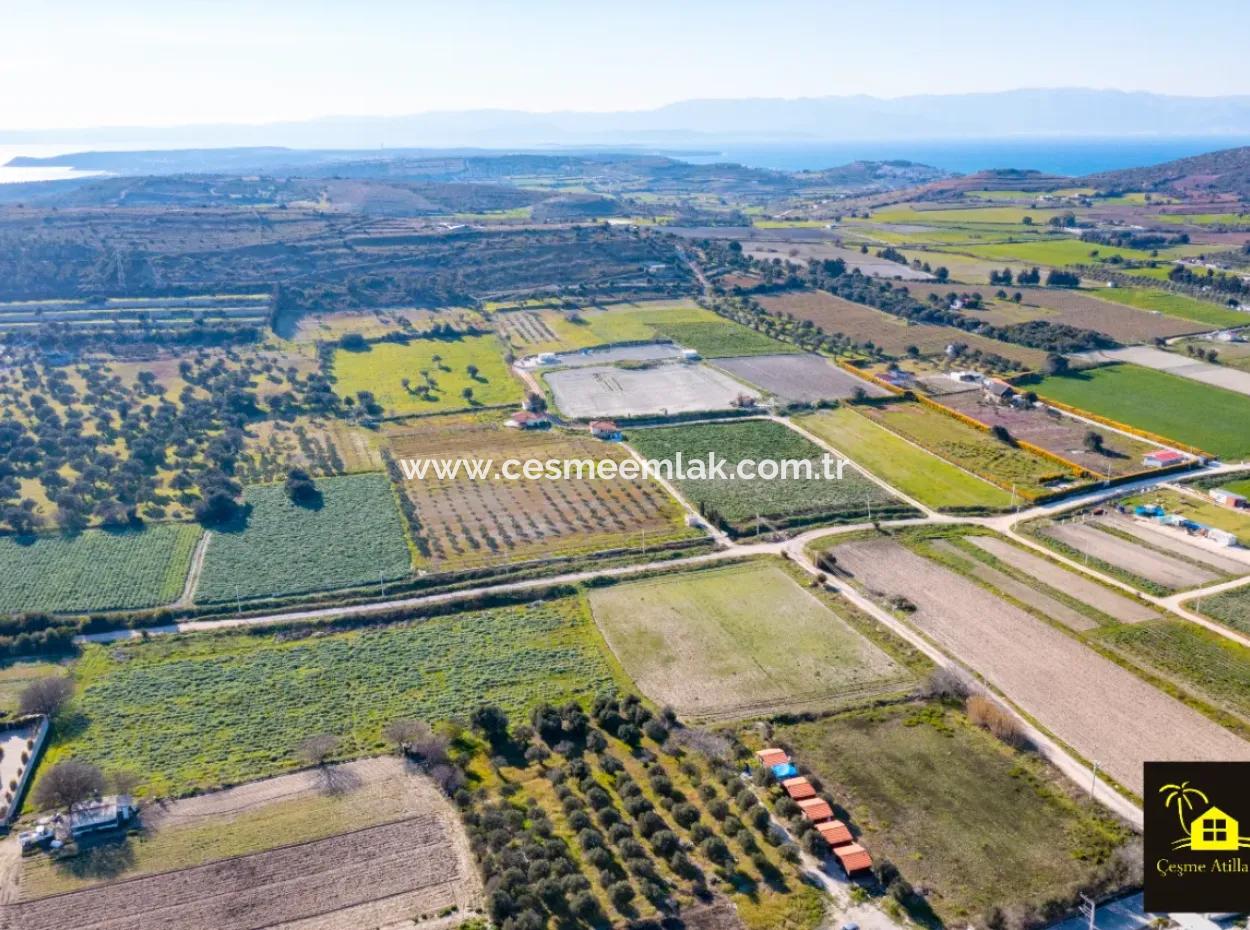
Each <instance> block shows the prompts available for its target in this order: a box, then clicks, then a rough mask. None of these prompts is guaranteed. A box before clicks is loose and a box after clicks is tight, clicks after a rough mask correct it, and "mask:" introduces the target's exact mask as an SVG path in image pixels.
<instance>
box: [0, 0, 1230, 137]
mask: <svg viewBox="0 0 1250 930" xmlns="http://www.w3.org/2000/svg"><path fill="white" fill-rule="evenodd" d="M1247 35H1250V2H1246V0H1207V2H1204V3H1201V4H1193V3H1179V2H1156V0H1131V2H1130V0H1081V2H1071V0H1050V2H1047V3H1041V4H1039V3H1036V2H1025V3H1021V2H1016V0H1001V2H994V0H946V2H907V0H871V2H868V0H854V2H842V0H824V2H817V0H772V2H767V3H754V2H752V3H747V2H738V0H684V2H683V0H670V2H652V0H629V2H615V3H606V2H594V0H580V2H572V0H525V2H522V0H513V2H502V0H458V2H446V0H442V2H426V0H407V2H390V0H355V2H331V0H298V2H297V0H267V2H252V3H244V2H238V0H163V2H155V0H152V2H149V0H0V128H3V129H21V128H47V127H77V126H98V125H137V124H142V125H168V124H177V123H199V122H209V121H239V122H264V121H270V120H284V119H304V118H308V117H314V116H323V115H328V114H380V115H394V114H401V113H413V112H419V111H423V110H447V109H470V108H481V107H505V108H515V109H527V110H557V109H595V110H616V109H641V108H648V107H653V106H657V105H661V104H664V103H668V102H671V101H675V100H682V99H687V98H691V97H749V96H761V97H800V96H823V95H828V94H858V93H864V94H873V95H878V96H899V95H904V94H914V93H950V92H964V91H979V90H1004V89H1009V88H1016V87H1042V86H1046V87H1050V86H1087V87H1114V88H1120V89H1126V90H1151V91H1158V92H1166V93H1176V94H1197V95H1217V94H1246V93H1250V69H1248V68H1246V67H1245V51H1244V45H1245V38H1246V36H1247Z"/></svg>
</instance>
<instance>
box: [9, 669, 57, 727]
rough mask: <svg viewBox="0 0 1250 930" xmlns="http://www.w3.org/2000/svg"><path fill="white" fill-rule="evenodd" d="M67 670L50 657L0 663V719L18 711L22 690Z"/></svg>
mask: <svg viewBox="0 0 1250 930" xmlns="http://www.w3.org/2000/svg"><path fill="white" fill-rule="evenodd" d="M65 672H66V669H65V667H63V666H62V665H61V664H60V663H58V662H55V661H52V660H50V659H49V660H44V659H11V660H9V661H6V662H3V663H0V719H3V718H4V716H5V715H7V714H16V713H17V711H18V706H19V703H20V701H21V698H22V692H23V691H24V690H26V688H27V687H28V686H29V685H30V684H31V683H32V682H34V681H36V680H38V679H40V678H51V677H53V676H55V675H63V674H64V673H65Z"/></svg>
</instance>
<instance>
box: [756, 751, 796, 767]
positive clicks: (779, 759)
mask: <svg viewBox="0 0 1250 930" xmlns="http://www.w3.org/2000/svg"><path fill="white" fill-rule="evenodd" d="M755 758H757V759H759V760H760V764H761V765H767V766H768V767H770V768H771V767H772V766H774V765H785V764H786V763H787V762H789V761H790V756H789V754H788V753H787V752H786V751H785V750H784V749H761V750H760V751H759V752H757V753H756V754H755Z"/></svg>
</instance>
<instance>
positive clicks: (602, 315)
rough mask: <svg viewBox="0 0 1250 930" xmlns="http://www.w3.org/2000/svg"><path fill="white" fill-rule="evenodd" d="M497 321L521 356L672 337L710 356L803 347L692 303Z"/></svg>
mask: <svg viewBox="0 0 1250 930" xmlns="http://www.w3.org/2000/svg"><path fill="white" fill-rule="evenodd" d="M496 320H497V322H498V325H499V327H500V330H501V331H502V332H503V333H504V334H505V336H506V338H507V339H508V342H509V344H510V345H511V346H512V348H513V351H514V352H515V353H516V354H517V355H537V354H538V353H540V352H563V351H570V350H573V349H582V348H587V347H590V346H596V345H608V344H611V343H620V342H652V341H654V340H656V339H671V340H672V341H674V342H676V343H679V344H680V345H682V346H684V347H686V348H688V349H694V350H695V351H696V352H698V353H699V354H701V355H704V356H706V357H708V358H718V357H724V356H735V355H767V354H773V353H779V352H797V351H798V350H797V349H795V348H794V347H793V346H791V345H789V344H788V343H784V342H778V341H777V340H775V339H770V338H769V337H767V336H764V335H762V334H760V333H757V332H755V330H752V329H748V328H747V327H745V326H743V325H741V324H740V323H735V322H733V321H732V320H727V319H725V318H724V317H721V316H718V315H716V314H715V313H713V312H712V311H710V310H705V309H703V308H702V307H700V306H698V305H697V304H695V303H693V302H691V301H678V302H665V301H647V302H643V303H638V304H611V305H608V306H606V307H602V308H591V309H584V310H577V311H575V312H569V311H561V310H544V311H540V312H535V311H523V312H521V313H501V314H498V315H497V316H496Z"/></svg>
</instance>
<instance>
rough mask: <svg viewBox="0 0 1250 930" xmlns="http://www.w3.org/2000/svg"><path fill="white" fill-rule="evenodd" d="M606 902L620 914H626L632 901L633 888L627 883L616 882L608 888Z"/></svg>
mask: <svg viewBox="0 0 1250 930" xmlns="http://www.w3.org/2000/svg"><path fill="white" fill-rule="evenodd" d="M607 891H608V900H609V901H611V902H612V906H613V907H615V908H616V909H617V910H618V911H620V912H621V913H622V914H624V913H626V912H627V908H629V905H630V902H631V901H633V900H634V887H633V885H631V884H630V883H629V882H616V883H615V884H613V885H609V886H608V889H607Z"/></svg>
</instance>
